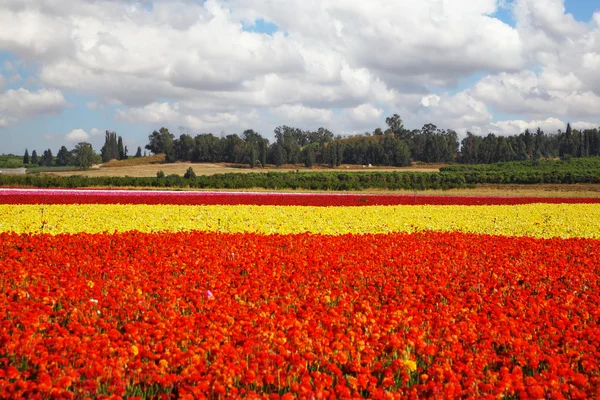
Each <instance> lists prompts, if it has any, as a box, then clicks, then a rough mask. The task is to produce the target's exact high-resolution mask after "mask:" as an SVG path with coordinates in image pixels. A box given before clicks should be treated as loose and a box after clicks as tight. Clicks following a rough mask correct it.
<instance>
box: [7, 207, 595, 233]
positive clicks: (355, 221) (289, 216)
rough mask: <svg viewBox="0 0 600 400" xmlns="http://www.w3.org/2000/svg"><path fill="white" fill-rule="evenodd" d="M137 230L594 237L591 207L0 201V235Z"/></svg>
mask: <svg viewBox="0 0 600 400" xmlns="http://www.w3.org/2000/svg"><path fill="white" fill-rule="evenodd" d="M130 230H138V231H142V232H151V231H163V230H167V231H188V230H202V231H222V232H258V233H266V234H271V233H281V234H288V233H300V232H313V233H322V234H345V233H388V232H414V231H421V230H435V231H461V232H475V233H485V234H493V235H507V236H532V237H544V238H548V237H564V238H567V237H586V238H600V205H599V204H529V205H517V206H515V205H510V206H435V205H426V206H367V207H299V206H285V207H283V206H177V205H96V204H92V205H43V206H42V205H0V232H7V231H13V232H17V233H49V234H59V233H78V232H90V233H97V232H106V231H108V232H114V231H119V232H123V231H130Z"/></svg>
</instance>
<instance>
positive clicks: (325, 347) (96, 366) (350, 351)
mask: <svg viewBox="0 0 600 400" xmlns="http://www.w3.org/2000/svg"><path fill="white" fill-rule="evenodd" d="M7 192H9V191H2V190H0V203H2V204H1V205H0V243H1V244H2V245H1V246H0V315H1V317H0V398H19V397H21V398H40V399H43V398H86V397H89V398H111V397H113V398H117V397H124V398H125V397H127V398H157V397H162V398H238V397H245V398H290V399H291V398H315V399H317V398H332V399H333V398H357V397H369V398H417V397H420V398H421V397H433V398H459V397H460V398H463V397H489V398H498V397H506V398H523V399H525V398H534V399H540V398H552V399H560V398H590V397H597V396H598V395H600V368H599V365H600V364H599V362H600V351H598V348H599V344H600V326H599V323H600V279H599V274H600V261H599V260H600V241H599V240H598V237H599V236H600V225H599V222H598V221H600V205H598V204H593V203H591V202H588V201H586V200H585V199H584V200H581V199H579V201H578V204H567V202H560V201H556V202H555V204H551V203H548V202H547V201H546V199H532V200H531V201H525V202H519V201H518V200H516V199H511V198H504V199H503V200H504V203H502V200H501V199H497V198H496V199H492V200H489V202H490V203H476V202H473V201H472V200H471V199H469V198H456V200H454V201H455V203H453V204H446V203H443V201H445V200H440V201H436V199H432V200H430V201H429V202H428V201H427V200H426V199H419V200H418V201H419V202H420V203H412V205H409V203H399V202H396V203H392V204H393V205H382V204H379V205H366V204H362V203H359V202H358V198H361V197H364V195H347V196H349V198H346V195H342V196H330V197H327V196H325V195H323V197H322V199H323V201H322V202H321V203H319V204H315V203H318V201H317V200H315V199H312V198H311V200H309V201H310V202H313V203H308V204H306V205H303V204H295V203H286V201H288V200H285V199H286V198H288V199H294V200H289V201H290V202H292V201H296V202H298V201H300V200H298V198H295V197H293V196H290V195H281V197H282V198H283V199H284V200H283V202H282V204H283V205H277V204H271V203H269V202H271V201H274V200H273V199H275V198H277V195H269V196H266V197H265V198H266V199H268V200H266V201H265V203H264V204H262V205H261V203H260V196H258V197H254V198H250V199H246V200H241V201H242V202H243V201H246V202H247V204H245V205H244V204H239V203H235V202H238V201H240V200H239V198H238V197H243V195H242V194H235V195H232V196H233V198H231V199H228V198H227V196H226V195H221V198H222V199H224V200H223V201H217V202H213V203H210V202H211V201H214V199H209V200H206V199H202V196H200V195H197V194H195V196H197V198H198V199H200V200H198V202H195V203H194V202H192V203H191V204H190V205H178V204H179V203H177V202H174V201H171V197H169V196H172V198H175V196H178V195H171V194H169V195H166V197H167V199H166V200H159V201H157V200H155V199H154V198H155V197H160V194H159V193H158V192H152V193H150V194H147V195H143V194H137V195H136V197H137V198H138V201H137V202H132V201H123V202H121V201H119V200H118V197H119V196H121V195H122V193H121V192H109V191H106V192H105V193H104V194H100V196H105V197H104V199H105V200H104V201H99V203H102V204H93V202H92V201H85V200H84V201H81V200H80V199H81V198H78V197H77V196H79V194H78V192H77V191H73V192H71V193H63V194H62V197H61V198H58V197H57V198H56V199H55V201H46V202H44V201H42V202H40V203H39V204H35V201H34V199H35V195H34V194H33V193H29V194H27V193H21V194H19V196H29V197H28V199H27V200H26V201H20V200H19V199H18V198H16V197H10V196H9V195H8V194H6V193H7ZM120 193H121V194H120ZM41 195H43V194H41ZM88 195H89V194H81V196H83V197H85V196H88ZM11 196H14V193H12V194H11ZM111 196H112V197H111ZM208 196H209V197H210V195H208ZM248 196H253V195H252V194H251V195H248ZM352 196H356V197H352ZM373 196H374V197H373V203H374V204H377V201H382V202H383V201H388V200H382V199H379V200H378V199H377V198H376V197H375V195H373ZM392 197H393V196H392ZM398 197H399V196H398ZM46 198H47V197H46ZM334 198H338V199H341V200H338V201H339V203H338V204H340V205H337V206H332V204H331V203H328V202H330V201H333V200H332V199H334ZM57 200H61V201H57ZM86 200H89V199H87V198H86ZM161 201H164V202H165V203H166V204H160V202H161ZM203 201H204V202H203ZM571 201H573V200H571ZM78 202H79V203H83V204H80V205H78V204H77V203H78ZM114 203H121V204H114ZM173 203H174V204H173ZM350 203H354V204H350ZM236 204H237V205H236ZM289 204H293V205H289ZM469 204H470V205H469ZM476 204H486V205H476ZM349 205H353V206H349ZM357 205H359V207H356V206H357Z"/></svg>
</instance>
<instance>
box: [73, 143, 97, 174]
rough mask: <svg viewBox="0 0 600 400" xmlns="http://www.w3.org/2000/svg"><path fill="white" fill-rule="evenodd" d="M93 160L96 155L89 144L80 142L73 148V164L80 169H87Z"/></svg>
mask: <svg viewBox="0 0 600 400" xmlns="http://www.w3.org/2000/svg"><path fill="white" fill-rule="evenodd" d="M95 160H96V157H95V154H94V150H93V148H92V145H91V144H89V143H86V142H81V143H78V144H77V145H76V146H75V149H73V164H74V165H75V166H77V167H79V168H80V169H84V170H85V169H89V168H90V167H91V166H92V164H93V163H94V161H95Z"/></svg>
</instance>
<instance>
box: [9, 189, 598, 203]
mask: <svg viewBox="0 0 600 400" xmlns="http://www.w3.org/2000/svg"><path fill="white" fill-rule="evenodd" d="M533 203H547V204H561V203H569V204H590V203H600V199H598V198H543V197H485V196H423V195H419V194H415V195H395V194H360V193H358V194H354V193H353V194H346V193H272V192H271V193H267V192H181V191H180V192H177V191H142V190H110V189H0V204H182V205H249V204H255V205H282V206H292V205H297V206H325V207H326V206H372V205H425V204H429V205H514V204H533Z"/></svg>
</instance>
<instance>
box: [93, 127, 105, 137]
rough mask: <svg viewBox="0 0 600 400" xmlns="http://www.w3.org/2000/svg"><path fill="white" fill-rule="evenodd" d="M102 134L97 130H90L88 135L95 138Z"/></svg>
mask: <svg viewBox="0 0 600 400" xmlns="http://www.w3.org/2000/svg"><path fill="white" fill-rule="evenodd" d="M102 134H103V132H102V131H101V130H100V129H98V128H92V130H91V131H90V135H92V136H97V135H102Z"/></svg>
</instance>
